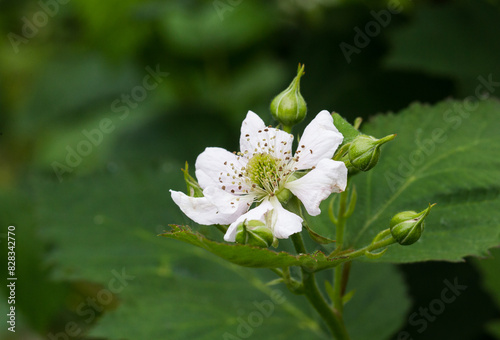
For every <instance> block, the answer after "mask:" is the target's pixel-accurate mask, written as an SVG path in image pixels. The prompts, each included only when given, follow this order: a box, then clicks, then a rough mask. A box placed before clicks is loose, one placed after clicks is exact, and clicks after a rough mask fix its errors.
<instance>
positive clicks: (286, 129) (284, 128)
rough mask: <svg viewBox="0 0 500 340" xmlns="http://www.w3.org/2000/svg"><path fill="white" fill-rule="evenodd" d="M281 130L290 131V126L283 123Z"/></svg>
mask: <svg viewBox="0 0 500 340" xmlns="http://www.w3.org/2000/svg"><path fill="white" fill-rule="evenodd" d="M283 131H285V132H288V133H292V127H291V126H288V125H283Z"/></svg>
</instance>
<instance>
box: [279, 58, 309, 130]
mask: <svg viewBox="0 0 500 340" xmlns="http://www.w3.org/2000/svg"><path fill="white" fill-rule="evenodd" d="M303 74H304V65H302V66H301V65H300V64H299V68H298V70H297V76H296V77H295V78H294V79H293V81H292V82H291V84H290V86H288V88H287V89H286V90H285V91H283V92H281V93H280V94H278V95H277V96H276V97H274V99H273V101H272V102H271V114H272V115H273V117H274V119H276V120H277V121H278V122H280V123H281V124H283V127H284V129H285V130H286V128H288V129H291V127H292V126H294V125H296V124H298V123H300V122H301V121H302V120H304V118H305V117H306V113H307V105H306V101H305V100H304V98H303V97H302V95H301V94H300V77H302V75H303Z"/></svg>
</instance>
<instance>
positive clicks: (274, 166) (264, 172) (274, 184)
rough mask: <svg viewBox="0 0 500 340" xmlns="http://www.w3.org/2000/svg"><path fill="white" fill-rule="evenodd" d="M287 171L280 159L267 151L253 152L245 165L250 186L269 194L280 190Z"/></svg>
mask: <svg viewBox="0 0 500 340" xmlns="http://www.w3.org/2000/svg"><path fill="white" fill-rule="evenodd" d="M289 173H290V171H287V170H285V169H284V166H283V163H282V161H281V160H279V159H276V158H275V157H273V156H271V155H270V154H268V153H256V154H254V155H253V157H252V158H250V160H249V161H248V164H247V166H246V177H247V178H248V179H249V180H250V181H251V182H252V184H253V185H252V188H253V189H257V191H258V188H259V189H261V190H263V191H264V192H265V194H269V195H271V196H273V195H274V194H276V193H277V192H278V191H279V190H280V187H281V185H282V184H284V182H286V177H287V176H288V174H289ZM263 194H264V193H263Z"/></svg>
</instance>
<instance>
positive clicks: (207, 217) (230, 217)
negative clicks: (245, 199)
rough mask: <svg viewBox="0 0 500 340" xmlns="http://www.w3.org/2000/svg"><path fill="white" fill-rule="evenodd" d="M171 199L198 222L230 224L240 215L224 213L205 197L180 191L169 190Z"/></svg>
mask: <svg viewBox="0 0 500 340" xmlns="http://www.w3.org/2000/svg"><path fill="white" fill-rule="evenodd" d="M170 193H171V195H172V200H173V201H174V202H175V203H176V204H177V205H178V206H179V208H180V209H181V210H182V212H183V213H184V214H186V216H187V217H189V218H190V219H192V220H193V221H195V222H196V223H199V224H204V225H212V224H230V223H232V222H234V220H236V219H237V218H238V217H239V216H240V215H239V214H237V213H235V214H224V213H221V212H220V211H219V209H218V208H217V207H216V206H215V205H213V204H212V203H211V202H210V200H209V199H207V198H206V197H191V196H187V195H186V194H184V193H182V192H180V191H173V190H170Z"/></svg>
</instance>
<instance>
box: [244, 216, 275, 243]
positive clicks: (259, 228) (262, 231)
mask: <svg viewBox="0 0 500 340" xmlns="http://www.w3.org/2000/svg"><path fill="white" fill-rule="evenodd" d="M236 242H237V243H241V244H249V245H251V246H257V247H262V248H268V247H270V246H271V245H274V244H276V243H277V239H276V238H275V237H274V235H273V232H272V231H271V229H269V228H268V227H266V225H265V224H264V222H261V221H259V220H251V221H246V220H245V221H244V222H242V223H240V225H238V227H237V229H236Z"/></svg>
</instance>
